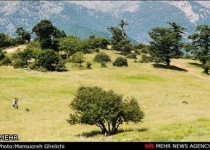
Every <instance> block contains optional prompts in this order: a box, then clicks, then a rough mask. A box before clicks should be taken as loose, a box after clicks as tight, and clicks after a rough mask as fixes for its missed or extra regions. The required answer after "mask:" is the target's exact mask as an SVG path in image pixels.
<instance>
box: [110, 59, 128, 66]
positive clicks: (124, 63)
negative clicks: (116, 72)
mask: <svg viewBox="0 0 210 150" xmlns="http://www.w3.org/2000/svg"><path fill="white" fill-rule="evenodd" d="M113 66H117V67H122V66H128V62H127V59H125V58H123V57H117V58H116V60H115V61H114V63H113Z"/></svg>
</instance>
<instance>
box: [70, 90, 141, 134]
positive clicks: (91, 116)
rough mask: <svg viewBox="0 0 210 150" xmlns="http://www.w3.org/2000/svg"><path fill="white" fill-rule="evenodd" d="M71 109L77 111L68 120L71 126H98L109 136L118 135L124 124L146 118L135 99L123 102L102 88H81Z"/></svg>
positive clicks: (110, 91) (114, 94) (118, 96)
mask: <svg viewBox="0 0 210 150" xmlns="http://www.w3.org/2000/svg"><path fill="white" fill-rule="evenodd" d="M70 107H71V108H72V109H73V110H74V111H75V112H74V113H72V114H70V118H69V119H68V120H67V121H68V122H69V123H70V124H77V123H83V124H89V125H96V126H97V127H99V128H100V129H101V131H102V134H107V135H111V134H116V133H117V131H118V128H119V126H120V125H121V124H122V123H123V122H135V123H137V122H140V121H141V120H142V119H143V117H144V113H143V112H142V111H141V110H140V106H139V105H138V102H137V100H136V99H135V98H130V99H126V100H123V99H122V95H119V94H116V93H115V92H114V91H112V90H109V91H105V90H103V89H102V88H100V87H84V86H81V87H79V88H78V90H77V93H76V95H75V97H74V99H73V101H72V102H71V103H70Z"/></svg>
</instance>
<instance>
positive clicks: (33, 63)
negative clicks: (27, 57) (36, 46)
mask: <svg viewBox="0 0 210 150" xmlns="http://www.w3.org/2000/svg"><path fill="white" fill-rule="evenodd" d="M28 67H29V68H30V69H31V70H37V64H36V61H34V62H32V63H30V64H29V66H28Z"/></svg>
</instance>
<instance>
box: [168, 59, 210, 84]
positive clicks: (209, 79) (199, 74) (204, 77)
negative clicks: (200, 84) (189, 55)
mask: <svg viewBox="0 0 210 150" xmlns="http://www.w3.org/2000/svg"><path fill="white" fill-rule="evenodd" d="M189 62H192V63H195V62H196V61H193V60H190V61H188V62H186V61H180V60H179V61H177V62H176V61H172V65H174V66H177V67H179V68H183V69H186V70H187V73H188V74H190V75H193V76H195V77H197V78H199V79H202V80H204V81H207V82H209V83H210V76H207V75H204V74H203V75H202V69H197V68H193V67H189V65H190V64H189ZM196 63H198V62H196ZM199 71H200V72H199Z"/></svg>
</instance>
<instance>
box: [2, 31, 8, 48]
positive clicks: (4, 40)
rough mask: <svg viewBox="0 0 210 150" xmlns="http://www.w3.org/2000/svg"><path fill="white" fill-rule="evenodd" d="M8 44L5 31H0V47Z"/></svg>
mask: <svg viewBox="0 0 210 150" xmlns="http://www.w3.org/2000/svg"><path fill="white" fill-rule="evenodd" d="M8 46H10V43H9V37H8V36H7V35H6V34H5V33H0V48H5V47H8Z"/></svg>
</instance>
